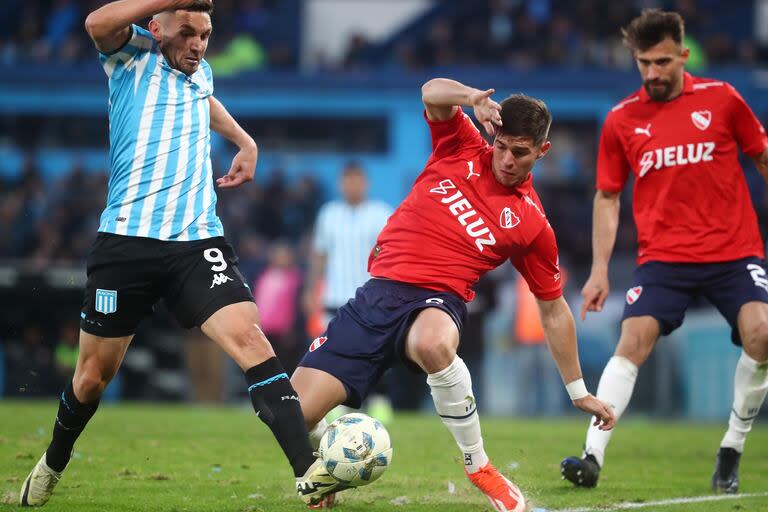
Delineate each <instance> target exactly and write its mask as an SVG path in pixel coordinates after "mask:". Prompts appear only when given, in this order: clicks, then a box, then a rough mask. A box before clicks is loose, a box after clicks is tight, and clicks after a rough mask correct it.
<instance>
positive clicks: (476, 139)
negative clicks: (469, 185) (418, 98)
mask: <svg viewBox="0 0 768 512" xmlns="http://www.w3.org/2000/svg"><path fill="white" fill-rule="evenodd" d="M424 119H426V120H427V124H428V125H429V131H430V133H431V135H432V155H433V157H434V158H444V157H446V156H450V155H455V154H456V153H458V152H459V151H460V150H466V149H472V148H476V149H478V150H480V149H483V148H485V147H486V146H487V145H488V144H487V143H486V142H485V139H484V138H483V136H482V135H480V132H479V131H478V129H477V127H476V126H475V124H474V123H473V122H472V120H471V119H470V118H469V116H468V115H467V114H465V113H464V111H463V110H461V107H458V108H457V109H456V113H455V114H454V115H453V117H452V118H450V119H448V120H445V121H432V120H430V119H429V118H428V117H427V112H426V110H425V111H424Z"/></svg>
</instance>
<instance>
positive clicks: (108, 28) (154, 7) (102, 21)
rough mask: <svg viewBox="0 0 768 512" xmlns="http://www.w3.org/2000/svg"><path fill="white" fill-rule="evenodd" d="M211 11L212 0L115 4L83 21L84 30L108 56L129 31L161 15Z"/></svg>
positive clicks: (145, 0)
mask: <svg viewBox="0 0 768 512" xmlns="http://www.w3.org/2000/svg"><path fill="white" fill-rule="evenodd" d="M198 5H200V6H206V7H212V6H213V1H212V0H119V1H117V2H111V3H108V4H107V5H104V6H102V7H99V8H98V9H96V10H95V11H93V12H92V13H91V14H89V15H88V17H87V18H86V19H85V30H86V31H87V32H88V35H89V36H91V39H93V42H94V43H95V44H96V48H97V49H98V50H99V51H100V52H102V53H111V52H113V51H115V50H117V49H119V48H121V47H122V46H123V45H124V44H125V43H126V42H127V41H128V38H129V37H130V35H131V30H130V27H131V25H132V24H133V23H137V22H139V21H141V20H143V19H144V18H148V17H150V16H154V15H155V14H157V13H160V12H163V11H170V10H173V9H184V8H186V7H192V6H198Z"/></svg>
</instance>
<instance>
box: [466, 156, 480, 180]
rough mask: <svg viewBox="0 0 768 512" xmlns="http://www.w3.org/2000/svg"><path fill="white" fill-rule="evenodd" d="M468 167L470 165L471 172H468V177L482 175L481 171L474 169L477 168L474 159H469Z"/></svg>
mask: <svg viewBox="0 0 768 512" xmlns="http://www.w3.org/2000/svg"><path fill="white" fill-rule="evenodd" d="M467 167H469V174H467V179H469V178H471V177H472V176H478V177H479V176H480V173H477V172H475V171H474V169H475V162H473V161H472V160H467Z"/></svg>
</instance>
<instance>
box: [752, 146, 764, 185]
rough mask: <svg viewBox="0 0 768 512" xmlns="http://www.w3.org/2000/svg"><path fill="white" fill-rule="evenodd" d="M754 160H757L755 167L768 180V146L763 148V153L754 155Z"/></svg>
mask: <svg viewBox="0 0 768 512" xmlns="http://www.w3.org/2000/svg"><path fill="white" fill-rule="evenodd" d="M752 161H753V162H755V167H757V171H758V172H759V173H760V175H761V176H762V177H763V179H764V180H765V181H768V147H766V148H765V149H763V152H762V153H760V154H758V155H756V156H753V157H752Z"/></svg>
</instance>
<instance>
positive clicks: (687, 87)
mask: <svg viewBox="0 0 768 512" xmlns="http://www.w3.org/2000/svg"><path fill="white" fill-rule="evenodd" d="M691 93H693V77H692V76H691V74H690V73H688V72H685V73H683V94H691ZM640 99H641V100H643V101H644V102H646V103H647V102H649V101H653V100H652V99H651V97H650V96H648V91H646V90H645V87H640Z"/></svg>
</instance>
